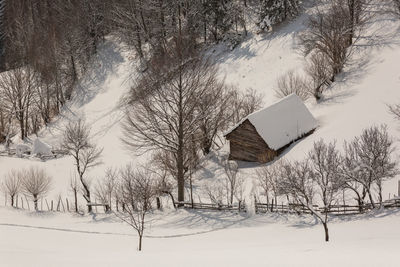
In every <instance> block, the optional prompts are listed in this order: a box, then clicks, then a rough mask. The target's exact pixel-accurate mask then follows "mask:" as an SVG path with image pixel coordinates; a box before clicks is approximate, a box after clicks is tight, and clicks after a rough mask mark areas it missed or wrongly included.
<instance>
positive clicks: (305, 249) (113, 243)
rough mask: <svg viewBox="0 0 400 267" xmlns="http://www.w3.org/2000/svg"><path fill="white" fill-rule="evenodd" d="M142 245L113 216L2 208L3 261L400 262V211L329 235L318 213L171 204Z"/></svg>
mask: <svg viewBox="0 0 400 267" xmlns="http://www.w3.org/2000/svg"><path fill="white" fill-rule="evenodd" d="M151 219H154V222H153V223H152V225H151V227H150V228H149V229H148V231H147V234H146V237H145V238H144V244H143V246H144V247H143V251H142V252H138V251H137V250H136V249H137V237H136V235H135V234H134V232H133V231H132V230H131V229H130V228H129V226H127V225H124V224H121V223H120V222H119V220H118V219H116V218H114V217H113V216H112V215H100V214H99V215H96V216H94V217H93V216H89V215H86V216H74V215H69V214H57V213H39V214H36V213H32V212H31V213H28V212H23V211H16V210H11V209H6V208H0V237H1V238H0V248H1V249H0V259H1V261H0V266H4V267H18V266H32V267H36V266H37V267H47V266H58V267H63V266H86V267H89V266H96V267H103V266H104V267H106V266H227V267H234V266H398V265H399V258H398V249H399V244H398V243H399V240H400V228H399V227H397V226H398V225H399V223H400V211H391V210H386V211H383V212H379V211H377V212H375V213H373V214H370V215H360V216H349V217H344V218H335V219H333V222H332V223H331V226H330V228H331V237H332V239H331V242H329V243H325V242H324V240H323V228H322V226H321V225H319V224H318V223H317V222H316V221H315V220H314V219H313V218H312V217H309V216H304V217H298V216H295V215H278V214H272V215H271V214H270V215H262V216H258V215H257V216H252V217H246V216H243V215H235V214H233V213H215V212H196V211H193V212H188V211H183V210H180V211H178V212H175V211H165V212H163V213H156V214H154V215H152V216H151Z"/></svg>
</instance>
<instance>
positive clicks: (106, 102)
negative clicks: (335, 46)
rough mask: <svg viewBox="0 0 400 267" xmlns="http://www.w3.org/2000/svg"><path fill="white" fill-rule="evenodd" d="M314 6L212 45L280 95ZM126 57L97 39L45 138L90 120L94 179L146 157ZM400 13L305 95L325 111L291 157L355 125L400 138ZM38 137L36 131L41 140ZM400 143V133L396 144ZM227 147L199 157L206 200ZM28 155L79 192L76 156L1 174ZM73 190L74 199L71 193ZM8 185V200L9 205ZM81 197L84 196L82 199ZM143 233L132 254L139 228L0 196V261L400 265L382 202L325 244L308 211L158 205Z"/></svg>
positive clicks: (390, 214)
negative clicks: (128, 105)
mask: <svg viewBox="0 0 400 267" xmlns="http://www.w3.org/2000/svg"><path fill="white" fill-rule="evenodd" d="M310 12H311V9H306V11H305V14H303V15H302V16H300V17H299V18H297V19H296V20H294V21H292V22H290V23H287V24H285V25H282V26H279V28H277V29H276V31H275V32H273V33H268V34H263V35H250V36H249V38H248V39H247V40H246V41H245V42H243V43H242V44H241V45H240V46H239V47H238V48H236V49H235V50H234V51H232V52H230V51H228V52H226V51H225V52H223V51H222V48H221V47H220V46H218V47H216V48H215V51H214V53H215V58H216V59H217V62H218V65H219V67H220V75H221V76H225V77H226V81H227V82H228V83H232V84H237V85H238V86H239V87H240V88H241V89H243V90H246V89H247V88H249V87H252V88H254V89H256V90H257V91H258V92H261V93H263V94H264V96H265V98H264V102H265V104H266V105H268V104H270V103H273V102H275V101H276V100H277V99H276V97H275V96H274V90H273V88H274V86H275V84H276V80H277V78H278V77H279V76H280V75H282V74H283V73H284V72H286V71H288V70H291V69H296V70H301V68H302V67H303V66H304V63H305V60H304V58H303V56H302V55H301V54H300V53H299V52H298V47H297V41H296V37H297V35H298V34H299V33H300V32H301V31H303V30H304V29H305V26H304V25H303V23H304V22H305V21H306V19H307V16H308V14H309V13H310ZM129 62H131V58H130V55H129V54H127V53H125V52H123V51H122V50H121V49H120V47H119V45H118V44H116V42H114V41H112V40H107V41H106V43H105V44H104V45H103V47H101V48H100V49H99V55H98V57H97V59H96V60H94V62H93V63H92V68H91V71H90V72H89V73H88V74H87V76H86V77H85V78H84V79H82V81H80V85H79V87H78V90H77V94H76V96H74V100H73V101H71V102H70V103H68V105H67V106H66V107H65V108H64V110H63V112H62V114H61V115H60V116H59V117H58V118H57V119H56V120H55V121H54V122H53V123H51V125H49V127H48V128H47V129H43V130H42V131H41V132H40V133H39V137H40V139H41V140H43V142H45V143H48V144H50V145H52V146H54V147H57V146H58V144H59V141H60V138H61V133H62V131H63V129H64V127H65V125H66V123H67V122H68V121H70V120H75V119H78V118H85V120H86V121H87V123H88V124H89V125H91V127H92V134H93V137H94V140H95V142H97V143H98V144H99V146H101V147H103V148H104V152H103V158H102V160H103V163H104V164H103V165H101V166H99V167H97V168H96V169H95V170H93V171H91V172H90V173H89V175H90V177H92V179H93V182H92V184H95V183H96V180H97V179H99V178H100V177H101V176H102V175H103V173H104V170H105V168H107V167H112V166H114V167H120V166H122V165H124V164H126V163H128V162H131V161H133V162H134V163H135V164H137V163H138V162H139V161H140V160H143V158H146V156H144V157H141V158H138V157H135V156H133V155H132V154H130V153H128V152H127V151H126V150H125V149H124V147H123V146H122V144H121V142H120V137H121V136H122V133H121V127H120V121H121V119H122V116H123V114H122V112H121V110H120V109H119V101H120V99H121V97H123V96H124V94H125V93H126V92H127V90H128V89H129V85H130V80H129V75H131V74H132V73H134V71H133V70H134V66H131V65H130V63H129ZM399 62H400V22H399V21H398V20H397V21H396V20H392V19H391V18H389V17H387V16H386V15H378V16H377V17H375V18H374V19H373V21H372V22H371V23H370V24H369V25H368V29H367V30H366V32H365V36H364V38H362V40H360V42H359V43H358V44H357V47H356V49H355V50H354V53H353V55H352V62H351V64H349V65H348V66H347V67H346V68H345V71H344V73H343V74H342V75H341V76H340V77H338V79H337V82H336V83H335V84H334V85H333V86H332V87H331V88H330V89H329V90H328V91H327V92H326V93H325V97H324V99H323V100H322V101H321V102H320V103H316V102H315V101H314V100H313V99H310V100H309V101H307V103H306V105H307V107H308V108H309V110H310V111H311V113H312V114H313V115H314V117H315V118H316V119H317V121H318V125H319V127H318V128H317V130H316V131H315V133H314V134H312V135H311V136H308V137H307V138H305V139H304V140H301V141H299V142H297V143H295V144H293V145H292V146H291V147H290V148H289V149H288V150H287V151H286V152H285V153H284V155H283V157H285V158H288V159H302V158H303V157H304V156H305V155H306V153H307V152H308V150H309V149H310V148H311V146H312V144H313V142H314V141H316V140H319V139H321V138H323V139H325V140H327V141H333V140H337V144H338V146H339V147H340V146H341V145H342V142H343V141H344V140H350V139H351V138H353V137H354V136H356V135H359V134H360V133H361V131H362V129H364V128H365V127H368V126H371V125H373V124H381V123H385V124H387V125H388V130H389V132H390V133H391V134H392V135H393V136H395V137H397V136H399V133H400V123H399V122H397V121H395V120H394V119H393V118H392V116H391V115H390V114H389V113H388V108H387V104H393V103H399V102H400V67H399ZM34 139H35V137H32V140H34ZM396 145H397V147H400V144H399V142H396ZM227 149H228V146H225V147H224V149H222V150H221V151H217V152H213V153H212V154H211V155H209V156H208V157H205V158H204V159H203V164H202V166H203V167H202V169H201V170H199V171H198V172H197V173H196V179H195V181H194V182H195V183H194V186H195V200H197V199H198V198H199V197H202V198H203V200H204V201H207V198H206V195H205V194H204V189H203V187H202V186H203V185H204V184H210V183H211V184H212V183H215V181H216V179H220V178H221V177H222V175H223V169H222V168H221V160H222V159H223V158H224V157H225V156H226V155H227V152H228V150H227ZM29 165H36V166H41V167H44V168H46V170H47V171H48V172H49V173H50V175H52V176H53V178H54V183H53V190H52V192H51V194H50V195H49V196H48V197H47V198H48V199H49V200H50V199H53V200H55V199H56V197H57V196H58V195H61V196H62V197H63V198H65V197H69V198H70V197H71V193H70V192H69V190H68V183H69V178H70V176H71V175H72V174H73V173H74V166H73V161H72V159H71V158H70V157H64V158H60V159H54V160H49V161H47V162H41V161H38V160H34V159H30V160H28V159H19V158H6V157H0V180H1V179H3V177H4V175H5V173H7V172H8V171H9V170H11V169H20V168H22V167H27V166H29ZM258 166H259V165H257V164H246V163H241V164H240V167H241V175H242V176H243V177H245V178H246V181H247V184H246V195H247V196H251V195H252V194H253V193H255V192H256V191H257V188H256V183H255V179H253V178H254V172H255V170H256V168H257V167H258ZM398 179H399V177H397V178H395V179H393V180H391V181H389V182H388V183H387V184H386V185H385V187H384V198H387V197H388V196H389V193H390V194H391V195H393V194H394V193H397V186H396V185H397V180H398ZM70 199H71V198H70ZM3 203H4V199H3V195H2V194H1V195H0V205H3ZM81 203H82V204H83V201H82V199H81ZM152 218H154V219H156V220H154V222H153V223H152V224H151V225H150V227H149V228H148V231H147V232H146V235H147V237H146V238H145V240H144V251H143V252H142V253H137V252H136V247H137V245H136V242H137V239H136V235H135V233H134V232H133V231H132V230H131V229H130V228H129V227H128V226H126V225H124V224H122V223H121V222H120V221H118V220H117V219H116V218H114V217H113V216H111V215H102V214H97V215H86V216H77V215H70V214H59V213H47V212H42V213H32V212H27V211H20V210H13V209H9V208H4V207H2V206H0V266H6V267H8V266H13V267H14V266H41V267H42V266H45V267H46V266H59V267H62V266H96V267H103V266H127V265H132V264H134V265H135V266H136V265H138V266H260V265H261V266H269V265H270V266H276V265H282V266H293V265H296V266H298V265H300V266H310V265H311V266H321V265H323V266H349V265H350V266H398V256H397V255H398V242H399V240H400V230H399V227H397V226H398V225H399V223H400V214H399V212H396V211H376V213H374V214H371V215H362V216H350V217H344V218H342V219H338V218H336V219H333V223H331V227H330V230H331V242H330V243H329V244H325V243H324V242H323V229H322V227H321V225H319V224H318V222H317V221H315V220H314V219H313V218H311V217H307V216H304V217H302V216H300V217H298V216H295V215H293V216H292V215H291V216H286V215H278V214H269V215H262V216H261V215H256V216H251V217H244V216H241V215H236V214H231V213H219V212H197V211H193V212H188V211H184V210H179V211H170V210H166V211H164V212H156V214H155V215H152Z"/></svg>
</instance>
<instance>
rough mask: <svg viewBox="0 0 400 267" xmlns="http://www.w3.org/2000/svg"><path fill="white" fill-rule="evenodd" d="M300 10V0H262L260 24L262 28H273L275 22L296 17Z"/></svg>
mask: <svg viewBox="0 0 400 267" xmlns="http://www.w3.org/2000/svg"><path fill="white" fill-rule="evenodd" d="M298 12H299V0H261V1H260V5H259V21H258V23H257V24H258V26H259V27H260V29H261V30H264V29H271V27H272V26H273V25H275V24H278V23H280V22H283V21H284V20H286V19H287V18H290V17H294V16H296V15H297V14H298Z"/></svg>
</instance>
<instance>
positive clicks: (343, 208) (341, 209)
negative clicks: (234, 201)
mask: <svg viewBox="0 0 400 267" xmlns="http://www.w3.org/2000/svg"><path fill="white" fill-rule="evenodd" d="M375 207H380V204H379V203H375ZM382 207H383V208H385V209H389V208H400V199H391V200H386V201H384V202H383V203H382ZM313 209H314V210H315V211H317V212H320V213H323V214H324V213H328V214H331V215H354V214H360V213H364V212H366V211H369V210H372V209H374V207H373V205H372V204H370V203H367V204H365V205H363V206H361V207H360V206H358V205H332V206H330V207H329V208H325V207H318V206H317V205H314V206H313ZM255 210H256V213H267V212H278V213H297V214H311V211H310V210H309V209H308V208H307V207H306V206H304V205H301V204H296V203H289V204H288V205H286V204H280V205H279V204H278V205H277V204H266V203H259V202H257V201H256V202H255Z"/></svg>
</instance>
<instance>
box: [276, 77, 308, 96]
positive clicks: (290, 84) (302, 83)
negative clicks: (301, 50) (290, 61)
mask: <svg viewBox="0 0 400 267" xmlns="http://www.w3.org/2000/svg"><path fill="white" fill-rule="evenodd" d="M275 94H276V96H277V97H279V98H284V97H285V96H288V95H291V94H296V95H297V96H298V97H300V98H301V99H302V100H303V101H304V100H306V99H307V98H308V97H309V96H310V94H309V91H308V86H307V81H306V80H305V78H303V77H302V76H300V75H299V74H297V73H295V72H294V71H293V70H291V71H288V72H287V73H285V74H284V75H283V76H281V77H279V79H278V87H277V89H275Z"/></svg>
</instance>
